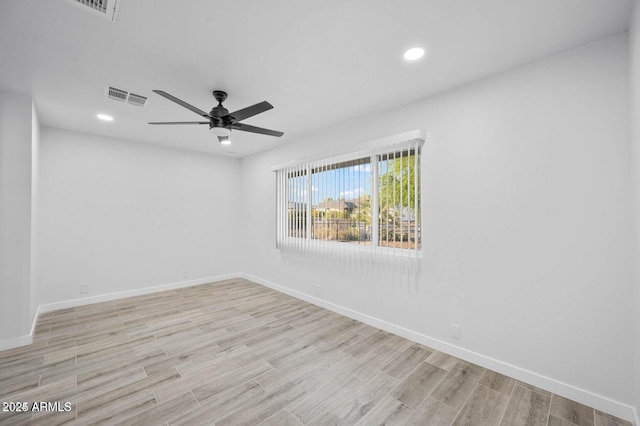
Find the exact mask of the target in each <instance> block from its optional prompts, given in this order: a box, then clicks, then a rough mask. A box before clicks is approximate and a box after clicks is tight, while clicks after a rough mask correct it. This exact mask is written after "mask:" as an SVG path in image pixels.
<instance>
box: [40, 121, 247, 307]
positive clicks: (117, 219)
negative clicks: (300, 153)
mask: <svg viewBox="0 0 640 426" xmlns="http://www.w3.org/2000/svg"><path fill="white" fill-rule="evenodd" d="M41 138H42V144H41V145H42V146H41V153H40V166H41V167H40V194H41V196H40V206H39V207H40V212H39V216H40V221H39V227H40V229H39V232H40V247H39V252H40V270H41V286H40V303H41V304H43V305H47V304H52V303H59V302H64V301H69V300H73V299H80V298H85V297H95V296H99V295H100V296H101V295H107V294H111V293H120V292H131V291H134V290H138V289H143V288H147V287H152V286H158V285H163V284H174V283H179V282H183V281H189V280H194V279H200V278H207V277H217V276H220V275H224V274H229V273H235V272H237V271H238V269H237V268H238V264H237V262H236V256H235V254H236V253H237V252H238V251H239V248H240V244H242V241H241V239H240V238H239V235H240V231H239V226H240V222H239V218H238V216H239V211H240V205H239V174H238V173H239V164H238V160H235V159H227V158H220V157H215V156H211V155H208V154H203V153H196V152H189V151H184V150H178V149H171V148H163V147H158V146H153V145H149V144H144V143H139V142H133V141H124V140H115V139H108V138H103V137H97V136H91V135H86V134H80V133H75V132H69V131H63V130H57V129H52V128H47V127H45V128H43V129H42V135H41ZM185 270H186V271H187V273H186V276H184V275H183V271H185ZM81 283H86V284H88V286H89V293H87V294H80V293H79V290H80V284H81Z"/></svg>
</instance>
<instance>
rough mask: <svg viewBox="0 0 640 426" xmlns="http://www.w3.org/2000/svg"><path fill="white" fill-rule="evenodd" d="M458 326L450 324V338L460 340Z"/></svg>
mask: <svg viewBox="0 0 640 426" xmlns="http://www.w3.org/2000/svg"><path fill="white" fill-rule="evenodd" d="M460 329H461V327H460V324H453V323H452V324H451V337H453V338H454V339H458V340H460Z"/></svg>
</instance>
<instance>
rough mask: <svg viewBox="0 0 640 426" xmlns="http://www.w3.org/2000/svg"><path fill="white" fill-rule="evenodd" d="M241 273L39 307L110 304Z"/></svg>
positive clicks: (47, 309)
mask: <svg viewBox="0 0 640 426" xmlns="http://www.w3.org/2000/svg"><path fill="white" fill-rule="evenodd" d="M240 276H241V274H240V273H233V274H225V275H217V276H215V277H206V278H198V279H195V280H188V281H179V282H176V283H169V284H161V285H156V286H152V287H145V288H137V289H135V290H127V291H119V292H115V293H107V294H101V295H98V296H92V297H85V298H80V299H71V300H65V301H62V302H55V303H49V304H46V305H40V306H39V307H38V311H39V313H43V312H51V311H57V310H59V309H67V308H75V307H76V306H82V305H92V304H94V303H100V302H109V301H111V300H117V299H124V298H125V297H133V296H141V295H143V294H151V293H157V292H160V291H166V290H175V289H178V288H184V287H192V286H194V285H200V284H207V283H211V282H215V281H222V280H227V279H231V278H239V277H240Z"/></svg>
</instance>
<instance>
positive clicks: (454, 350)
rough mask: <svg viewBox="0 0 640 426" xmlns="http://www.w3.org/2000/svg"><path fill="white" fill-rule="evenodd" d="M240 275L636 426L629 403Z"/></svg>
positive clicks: (635, 416) (636, 416)
mask: <svg viewBox="0 0 640 426" xmlns="http://www.w3.org/2000/svg"><path fill="white" fill-rule="evenodd" d="M240 276H241V277H242V278H245V279H247V280H250V281H253V282H256V283H258V284H261V285H264V286H265V287H269V288H271V289H273V290H276V291H279V292H281V293H286V294H288V295H290V296H293V297H295V298H297V299H302V300H304V301H307V302H309V303H313V304H314V305H317V306H320V307H323V308H326V309H329V310H331V311H334V312H337V313H339V314H342V315H344V316H347V317H349V318H353V319H355V320H358V321H361V322H363V323H365V324H369V325H371V326H373V327H376V328H379V329H381V330H385V331H388V332H390V333H393V334H397V335H398V336H402V337H404V338H406V339H409V340H411V341H414V342H417V343H420V344H423V345H425V346H428V347H431V348H433V349H436V350H438V351H441V352H445V353H447V354H449V355H453V356H455V357H457V358H460V359H463V360H465V361H468V362H471V363H474V364H477V365H479V366H481V367H484V368H488V369H490V370H493V371H496V372H498V373H500V374H504V375H505V376H509V377H512V378H514V379H516V380H520V381H522V382H525V383H528V384H531V385H534V386H537V387H539V388H541V389H545V390H547V391H549V392H552V393H554V394H556V395H560V396H563V397H565V398H568V399H571V400H573V401H576V402H579V403H581V404H585V405H588V406H590V407H594V408H596V409H598V410H601V411H604V412H606V413H609V414H612V415H614V416H616V417H619V418H621V419H624V420H628V421H630V422H634V421H635V424H636V425H637V426H640V420H639V419H638V412H637V410H636V409H635V408H634V407H632V406H630V405H627V404H623V403H621V402H618V401H614V400H612V399H609V398H607V397H604V396H602V395H598V394H595V393H593V392H590V391H588V390H585V389H581V388H578V387H575V386H572V385H570V384H567V383H563V382H560V381H558V380H555V379H552V378H550V377H546V376H543V375H540V374H538V373H535V372H533V371H529V370H527V369H524V368H521V367H517V366H515V365H511V364H509V363H506V362H503V361H500V360H497V359H494V358H491V357H488V356H485V355H482V354H479V353H477V352H473V351H470V350H468V349H465V348H462V347H459V346H456V345H452V344H451V343H448V342H444V341H442V340H438V339H434V338H432V337H429V336H426V335H424V334H421V333H418V332H416V331H413V330H409V329H407V328H404V327H401V326H398V325H396V324H392V323H390V322H387V321H384V320H381V319H378V318H375V317H372V316H370V315H366V314H363V313H361V312H358V311H354V310H352V309H349V308H345V307H343V306H340V305H336V304H334V303H331V302H328V301H326V300H322V299H318V298H317V297H314V296H311V295H308V294H306V293H302V292H300V291H297V290H293V289H291V288H288V287H284V286H281V285H279V284H275V283H273V282H270V281H267V280H263V279H261V278H259V277H256V276H253V275H250V274H245V273H241V274H240Z"/></svg>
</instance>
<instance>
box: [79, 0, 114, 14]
mask: <svg viewBox="0 0 640 426" xmlns="http://www.w3.org/2000/svg"><path fill="white" fill-rule="evenodd" d="M76 1H77V2H78V3H80V4H82V5H85V6H87V7H90V8H91V9H93V10H96V11H98V12H100V13H107V2H106V1H103V0H76Z"/></svg>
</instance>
